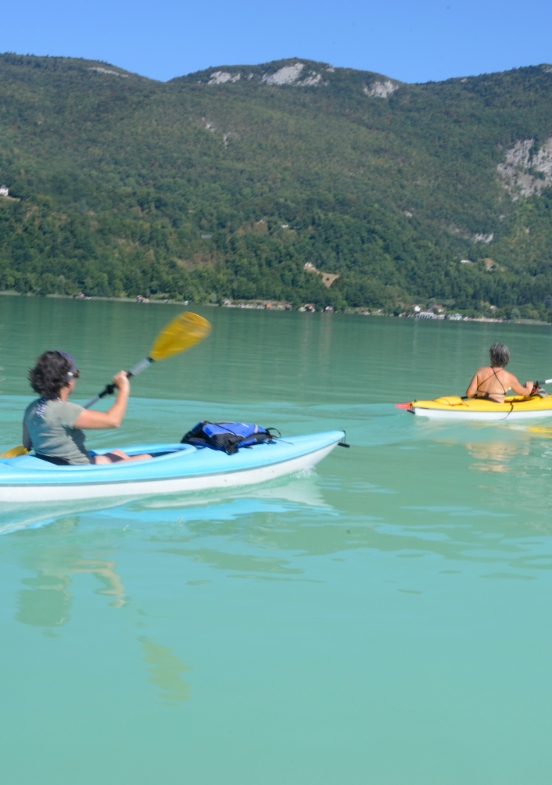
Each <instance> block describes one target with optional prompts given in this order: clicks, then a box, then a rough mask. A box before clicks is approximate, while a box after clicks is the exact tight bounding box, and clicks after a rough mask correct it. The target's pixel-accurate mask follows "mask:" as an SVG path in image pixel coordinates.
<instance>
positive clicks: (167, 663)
mask: <svg viewBox="0 0 552 785" xmlns="http://www.w3.org/2000/svg"><path fill="white" fill-rule="evenodd" d="M139 640H140V646H141V647H142V656H143V659H144V662H145V663H146V664H147V665H148V671H149V676H148V681H149V682H151V684H155V686H156V687H158V688H159V697H160V699H161V701H162V703H163V704H164V705H166V706H174V705H177V704H178V703H181V702H182V701H187V700H189V699H190V685H189V684H187V683H186V682H185V681H182V679H181V678H180V674H181V673H186V671H189V670H191V669H190V668H189V667H188V666H187V665H186V663H184V662H182V660H179V659H178V657H175V655H174V654H173V652H172V651H171V650H170V649H168V648H167V647H166V646H160V645H159V644H158V643H155V642H154V641H150V640H148V639H147V638H143V637H141V638H140V639H139Z"/></svg>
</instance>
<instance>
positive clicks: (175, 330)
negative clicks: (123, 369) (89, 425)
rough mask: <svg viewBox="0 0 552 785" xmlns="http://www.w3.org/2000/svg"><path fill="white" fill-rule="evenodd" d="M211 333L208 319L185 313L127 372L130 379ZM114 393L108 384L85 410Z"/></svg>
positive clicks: (180, 315)
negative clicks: (147, 353)
mask: <svg viewBox="0 0 552 785" xmlns="http://www.w3.org/2000/svg"><path fill="white" fill-rule="evenodd" d="M210 332H211V325H210V324H209V322H208V321H207V319H204V318H203V316H198V314H197V313H189V312H187V311H183V312H182V313H181V314H179V315H178V316H177V317H176V319H173V320H172V322H169V323H168V325H167V326H166V327H165V328H164V329H163V330H161V332H160V333H159V335H158V336H157V338H156V339H155V343H154V344H153V346H152V347H151V351H150V353H149V356H148V357H145V358H144V359H143V360H140V362H139V363H136V365H135V366H134V367H132V368H131V369H130V371H127V376H128V378H129V379H130V377H131V376H138V374H139V373H142V371H145V370H146V368H149V367H150V365H151V364H152V363H154V362H159V361H160V360H166V359H167V358H168V357H173V355H175V354H180V352H185V351H186V350H187V349H191V347H192V346H195V344H196V343H199V342H200V341H202V340H203V339H204V338H206V337H207V336H208V335H209V333H210ZM114 391H115V385H114V384H106V386H105V387H104V389H103V390H102V391H101V393H98V395H95V396H94V397H93V398H91V399H90V400H89V401H88V403H85V404H84V408H85V409H90V407H91V406H93V405H94V404H95V403H96V402H97V401H99V400H100V398H105V396H106V395H113V392H114Z"/></svg>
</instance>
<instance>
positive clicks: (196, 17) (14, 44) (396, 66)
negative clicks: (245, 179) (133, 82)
mask: <svg viewBox="0 0 552 785" xmlns="http://www.w3.org/2000/svg"><path fill="white" fill-rule="evenodd" d="M551 31H552V0H527V2H519V1H518V2H516V1H515V0H379V2H374V0H363V1H362V0H340V1H339V2H337V0H334V1H333V2H332V1H331V0H316V2H315V0H296V1H295V2H290V0H279V2H275V0H272V1H271V2H264V3H259V2H258V0H255V1H253V0H238V1H237V2H228V0H226V1H225V2H222V1H221V0H210V2H207V3H206V2H199V3H189V2H182V1H181V0H156V2H152V1H151V0H148V2H146V0H132V1H131V0H88V2H82V0H79V1H77V0H50V1H49V2H48V0H46V2H44V0H25V2H19V3H18V2H11V3H5V4H3V7H2V20H1V27H0V51H2V52H18V53H20V54H37V55H62V56H71V57H85V58H90V59H94V60H105V61H107V62H109V63H112V64H113V65H118V66H120V67H121V68H126V69H128V70H129V71H134V72H137V73H139V74H142V75H144V76H149V77H151V78H153V79H160V80H163V81H165V80H167V79H171V78H172V77H174V76H181V75H182V74H186V73H190V72H192V71H198V70H200V69H202V68H208V67H210V66H216V65H237V64H242V63H251V64H253V63H263V62H267V61H269V60H278V59H281V58H285V57H302V58H309V59H311V60H321V61H324V62H328V63H331V64H332V65H335V66H348V67H352V68H359V69H364V70H368V71H377V72H379V73H383V74H386V75H388V76H392V77H394V78H395V79H400V80H403V81H405V82H425V81H429V80H439V79H447V78H449V77H452V76H466V75H472V74H479V73H484V72H490V71H502V70H506V69H509V68H516V67H518V66H521V65H537V64H539V63H552V35H551Z"/></svg>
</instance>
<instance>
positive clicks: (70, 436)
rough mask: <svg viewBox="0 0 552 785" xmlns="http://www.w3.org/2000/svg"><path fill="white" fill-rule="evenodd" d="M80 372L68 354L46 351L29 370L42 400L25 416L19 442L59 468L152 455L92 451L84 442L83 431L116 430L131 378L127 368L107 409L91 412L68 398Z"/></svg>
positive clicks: (119, 376)
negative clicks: (97, 453)
mask: <svg viewBox="0 0 552 785" xmlns="http://www.w3.org/2000/svg"><path fill="white" fill-rule="evenodd" d="M79 375H80V374H79V371H78V369H77V364H76V362H75V358H74V357H73V356H72V355H71V354H69V353H68V352H62V351H51V352H44V354H41V355H40V357H39V358H38V359H37V361H36V365H35V367H34V368H32V369H31V370H30V371H29V381H30V383H31V387H32V388H33V390H34V391H35V392H36V393H38V394H39V395H40V398H39V399H38V400H36V401H33V402H32V403H31V404H30V405H29V406H28V407H27V409H26V410H25V415H24V417H23V445H24V447H25V448H26V449H27V450H30V449H31V448H32V449H34V451H35V454H36V456H37V458H42V460H45V461H49V462H50V463H54V464H56V465H58V466H67V465H71V466H77V465H80V464H91V463H95V464H100V463H117V462H119V461H140V460H144V459H147V458H151V455H147V454H145V455H134V456H132V457H130V456H129V455H127V454H126V453H124V452H123V451H122V450H113V451H112V452H109V453H107V454H105V455H95V454H94V453H92V452H89V451H88V450H86V448H85V446H84V440H85V434H84V433H83V429H84V430H87V429H101V428H118V427H119V426H120V425H121V423H122V421H123V417H124V415H125V411H126V407H127V403H128V396H129V394H130V382H129V380H128V377H127V375H126V373H125V371H119V373H118V374H116V375H115V376H114V377H113V384H114V385H115V386H116V388H117V399H116V401H115V403H114V404H113V406H112V407H111V408H110V409H109V411H107V412H91V411H88V409H84V408H83V407H82V406H79V405H78V404H76V403H71V402H69V401H68V400H67V398H68V397H69V395H71V393H72V392H73V390H74V389H75V384H76V380H77V379H78V378H79Z"/></svg>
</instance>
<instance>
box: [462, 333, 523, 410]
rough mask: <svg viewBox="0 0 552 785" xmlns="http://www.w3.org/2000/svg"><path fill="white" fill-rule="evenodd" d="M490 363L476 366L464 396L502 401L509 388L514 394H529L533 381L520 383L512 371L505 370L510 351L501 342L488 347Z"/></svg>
mask: <svg viewBox="0 0 552 785" xmlns="http://www.w3.org/2000/svg"><path fill="white" fill-rule="evenodd" d="M489 357H490V360H491V364H490V365H485V366H483V367H482V368H478V369H477V371H476V372H475V374H474V377H473V379H472V380H471V382H470V384H469V387H468V389H467V390H466V396H467V397H468V398H484V399H485V400H487V401H495V402H496V403H504V396H505V395H506V393H507V392H508V390H509V389H512V390H513V391H514V392H515V393H516V395H531V392H532V391H533V387H534V383H533V382H525V384H521V383H520V382H518V380H517V379H516V377H515V376H514V375H513V374H512V373H508V371H505V370H504V369H505V367H506V366H507V365H508V363H509V362H510V351H509V349H508V347H507V346H505V344H503V343H493V345H492V346H491V348H490V349H489Z"/></svg>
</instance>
